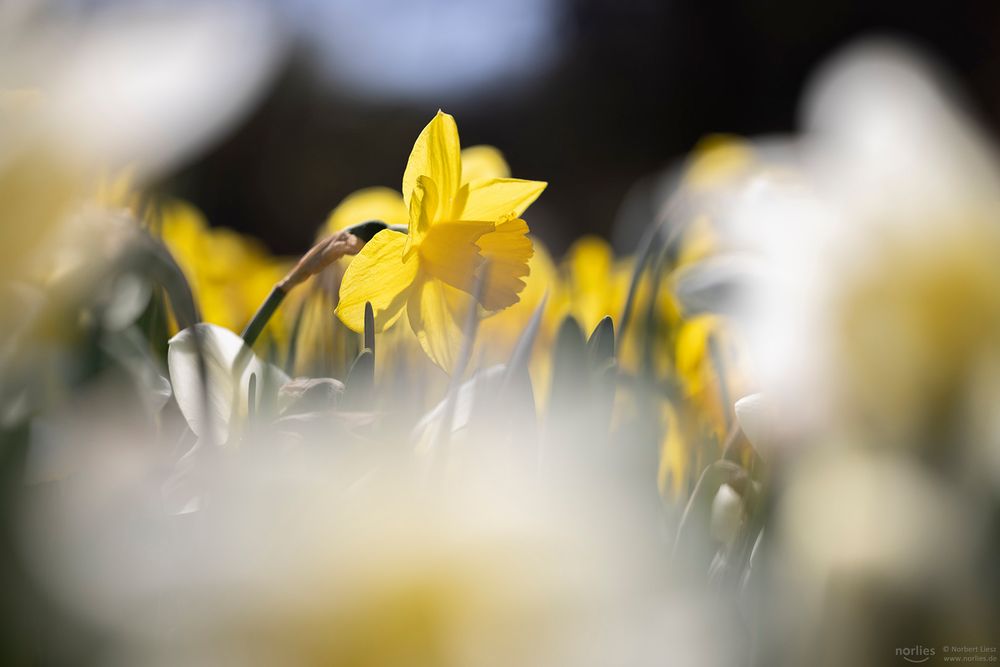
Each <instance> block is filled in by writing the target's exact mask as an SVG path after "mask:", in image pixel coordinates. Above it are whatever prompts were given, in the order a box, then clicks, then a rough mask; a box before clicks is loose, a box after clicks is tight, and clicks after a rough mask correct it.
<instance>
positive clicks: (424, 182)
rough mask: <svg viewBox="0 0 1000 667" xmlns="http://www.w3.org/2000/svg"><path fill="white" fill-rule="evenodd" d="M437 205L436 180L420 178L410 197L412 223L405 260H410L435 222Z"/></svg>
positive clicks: (404, 248)
mask: <svg viewBox="0 0 1000 667" xmlns="http://www.w3.org/2000/svg"><path fill="white" fill-rule="evenodd" d="M437 205H438V190H437V184H436V183H435V182H434V179H432V178H430V177H429V176H418V177H417V181H416V184H415V185H414V187H413V192H412V193H411V197H410V210H409V216H410V222H409V227H408V228H407V238H406V244H405V246H404V247H403V258H404V259H409V257H410V254H411V250H412V249H413V248H415V247H416V246H418V245H420V243H421V242H422V241H423V238H424V235H425V234H426V233H427V230H428V229H430V227H431V223H432V222H433V221H434V215H435V213H434V212H435V211H436V210H437Z"/></svg>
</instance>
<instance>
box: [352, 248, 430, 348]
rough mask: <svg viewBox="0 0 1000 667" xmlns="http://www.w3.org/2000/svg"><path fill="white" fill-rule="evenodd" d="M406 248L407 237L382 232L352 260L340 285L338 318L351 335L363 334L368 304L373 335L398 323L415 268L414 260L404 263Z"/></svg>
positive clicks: (414, 275) (415, 272)
mask: <svg viewBox="0 0 1000 667" xmlns="http://www.w3.org/2000/svg"><path fill="white" fill-rule="evenodd" d="M405 245H406V234H402V233H400V232H395V231H392V230H390V229H384V230H382V231H381V232H379V233H378V234H376V235H375V236H374V237H373V238H372V240H371V241H369V242H368V243H366V244H365V247H364V248H362V249H361V252H360V253H358V255H357V256H356V257H355V258H354V259H353V260H351V264H350V266H348V267H347V271H346V272H345V273H344V279H343V281H342V282H341V284H340V302H339V303H338V304H337V317H339V318H340V321H341V322H343V323H344V324H346V325H347V326H348V327H349V328H350V329H352V330H353V331H357V332H361V331H364V327H365V303H366V302H368V301H370V302H371V304H372V310H373V311H374V314H375V331H382V330H383V329H385V328H386V327H387V326H389V325H391V324H392V323H393V322H395V321H396V320H397V319H399V316H400V315H401V314H402V312H403V306H405V305H406V299H407V296H408V294H409V291H410V286H411V285H412V284H413V280H414V278H415V277H416V275H417V266H418V262H417V260H416V258H411V259H409V261H403V248H404V247H405Z"/></svg>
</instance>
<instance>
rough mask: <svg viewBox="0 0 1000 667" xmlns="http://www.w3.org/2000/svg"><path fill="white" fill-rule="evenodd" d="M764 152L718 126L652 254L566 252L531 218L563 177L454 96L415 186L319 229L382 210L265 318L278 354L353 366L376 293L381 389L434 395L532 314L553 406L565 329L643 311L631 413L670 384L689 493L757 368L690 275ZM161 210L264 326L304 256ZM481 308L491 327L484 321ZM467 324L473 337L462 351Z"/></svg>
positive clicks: (623, 339) (235, 313)
mask: <svg viewBox="0 0 1000 667" xmlns="http://www.w3.org/2000/svg"><path fill="white" fill-rule="evenodd" d="M753 164H754V158H753V154H752V149H751V148H750V147H749V146H748V145H747V144H745V143H744V142H741V141H739V140H737V139H734V138H727V137H717V138H712V139H710V140H707V141H706V142H704V144H702V145H701V146H699V148H698V149H697V150H696V151H695V153H694V154H693V157H692V158H691V160H690V163H689V165H688V166H687V167H686V169H685V173H684V176H683V178H682V183H681V186H680V188H679V195H678V197H683V198H685V199H686V201H685V213H684V216H683V217H681V216H678V217H676V218H675V219H671V220H670V224H671V225H672V226H671V227H669V228H667V227H666V226H665V225H662V226H663V229H662V230H660V231H658V232H657V234H656V235H655V236H653V237H651V238H650V239H649V240H648V246H649V247H647V248H644V250H645V252H646V258H645V260H644V264H643V265H641V266H639V265H638V263H637V261H636V259H635V258H624V259H616V258H615V256H614V252H613V250H612V249H611V247H610V245H609V244H608V243H607V242H606V241H604V240H602V239H600V238H598V237H585V238H582V239H580V240H578V241H577V242H575V243H574V244H573V245H572V246H571V248H570V249H569V251H568V252H567V254H566V257H565V259H564V260H563V261H562V262H561V263H558V264H557V263H556V262H555V261H554V260H553V259H552V257H551V256H550V254H549V253H548V251H547V250H546V249H545V248H544V246H543V245H542V244H541V243H540V242H539V241H537V240H536V239H534V238H532V237H531V236H530V235H529V230H528V226H527V223H526V222H525V220H524V219H523V218H522V217H521V216H522V215H523V214H524V213H525V211H526V210H527V208H528V206H530V204H531V203H532V202H533V201H534V200H535V199H536V198H537V197H538V196H539V195H540V194H541V193H542V191H543V190H544V189H545V185H546V184H545V183H543V182H538V181H525V180H520V179H514V178H511V177H510V168H509V166H508V165H507V163H506V161H505V160H504V158H503V155H502V154H501V153H500V151H499V150H497V149H496V148H494V147H492V146H485V145H481V146H473V147H471V148H466V149H464V150H462V149H460V145H459V137H458V130H457V127H456V124H455V121H454V119H452V117H451V116H449V115H447V114H445V113H442V112H439V113H438V114H437V116H435V118H434V119H433V120H432V121H431V122H430V123H429V124H428V126H427V127H426V128H425V129H424V130H423V132H422V133H421V134H420V136H419V137H418V139H417V141H416V144H415V146H414V148H413V152H412V153H411V156H410V160H409V162H408V164H407V167H406V170H405V173H404V178H403V189H402V194H401V193H400V192H396V191H393V190H391V189H389V188H384V187H373V188H369V189H365V190H360V191H358V192H355V193H353V194H351V195H349V196H348V197H346V198H345V199H344V200H343V201H342V202H341V203H340V204H339V205H337V206H336V207H335V208H334V209H333V211H332V212H331V214H330V216H329V218H328V220H327V221H326V222H325V224H324V225H323V227H322V229H321V230H320V231H319V234H318V242H319V243H322V242H323V240H324V239H327V238H330V237H332V236H334V235H336V234H340V233H350V230H351V229H352V228H356V227H358V226H359V225H363V224H365V223H369V224H370V223H372V222H375V223H378V224H379V225H380V230H379V231H377V233H375V234H374V235H373V236H371V238H370V239H368V240H367V242H365V243H364V245H363V246H362V248H361V250H360V252H358V253H357V254H356V255H354V254H346V255H344V256H340V257H337V258H336V259H335V260H334V261H331V262H324V263H325V264H328V265H327V266H325V268H323V269H322V270H320V271H317V272H315V275H312V276H311V278H310V279H309V280H308V282H307V283H306V284H304V285H302V287H301V288H298V289H296V290H295V291H294V292H291V294H290V297H289V299H288V301H287V302H286V303H285V305H284V306H282V307H281V308H280V309H279V310H278V311H277V313H276V315H275V317H274V318H273V319H271V320H270V321H269V323H268V326H267V328H266V329H265V331H266V332H268V333H269V334H270V335H269V336H268V337H267V340H268V341H269V343H268V345H269V346H270V347H269V348H268V350H267V351H266V355H265V356H270V358H271V359H272V360H273V361H276V362H279V365H282V366H283V371H284V372H286V373H288V374H289V375H290V376H300V377H303V376H312V377H336V378H340V379H341V380H343V379H346V374H347V372H348V370H349V369H350V367H351V365H352V364H353V363H354V360H355V358H356V357H357V355H358V354H359V353H360V352H361V351H362V349H363V347H364V345H365V341H364V340H363V339H362V336H360V335H359V334H363V333H365V320H364V314H365V307H366V305H368V304H370V308H371V311H372V312H371V314H372V320H371V324H370V326H371V331H370V332H369V333H370V334H374V336H375V337H377V340H378V347H379V355H378V357H377V359H378V362H377V363H376V364H375V373H376V375H377V385H378V386H379V388H380V389H382V390H383V391H381V392H378V393H377V394H376V395H375V396H373V397H372V401H373V406H378V407H382V406H383V405H384V404H383V403H381V401H382V400H396V399H398V398H400V396H399V393H400V392H401V391H404V390H405V391H406V392H409V393H410V394H411V396H410V397H409V398H408V402H409V403H410V404H414V403H416V406H417V407H418V408H419V407H421V406H422V407H423V408H425V409H428V408H430V407H433V405H435V404H436V403H437V402H438V401H440V400H441V399H442V398H443V397H444V395H445V390H446V389H447V385H448V382H449V378H450V377H451V379H452V381H454V380H455V379H456V378H455V377H454V376H455V375H456V372H457V374H458V377H457V379H458V380H463V379H465V378H466V377H467V376H471V375H474V374H475V373H476V372H477V370H481V369H487V368H489V367H492V366H495V365H502V364H506V363H507V362H508V360H510V358H511V356H512V355H513V354H514V352H515V348H516V345H517V344H518V341H519V340H520V339H521V338H522V337H523V335H524V332H525V331H526V330H528V331H529V332H530V336H531V339H530V340H529V341H528V344H529V345H530V354H529V357H528V359H527V367H528V369H529V370H530V379H531V388H530V389H531V393H532V396H533V401H532V403H533V407H534V408H535V409H537V410H540V411H542V413H543V415H544V410H545V408H547V407H548V406H549V403H550V402H549V399H550V393H551V391H552V388H553V387H552V383H553V371H554V368H553V366H554V362H555V359H556V357H557V356H558V353H557V350H556V347H557V345H558V344H559V341H560V338H559V335H560V330H561V329H565V331H564V332H563V334H562V335H563V339H564V340H563V345H571V343H566V342H565V339H566V338H567V337H571V336H576V337H578V338H581V337H583V336H584V334H587V335H588V336H589V335H590V333H591V332H596V331H597V330H598V329H599V328H601V325H602V321H604V320H605V318H607V321H606V322H603V326H604V327H605V329H606V331H607V332H609V333H610V334H612V340H613V334H614V331H615V329H616V325H615V323H616V322H620V321H621V318H622V317H623V315H624V314H625V312H626V310H628V311H629V318H630V321H629V327H630V328H631V329H632V331H631V335H629V336H619V339H618V341H617V343H616V344H615V346H614V347H616V348H617V349H616V351H615V353H614V355H612V356H613V357H614V358H615V359H616V361H615V362H614V375H615V378H616V379H615V380H614V382H615V384H619V389H620V390H619V391H618V392H615V393H617V398H616V399H614V406H613V407H614V422H615V425H616V426H617V425H618V424H620V423H625V422H628V421H630V420H632V421H634V420H635V419H636V418H637V412H636V411H637V410H638V409H639V407H640V406H639V402H637V401H636V400H635V397H634V396H632V393H633V392H641V393H649V387H650V385H652V386H654V387H655V389H654V391H653V393H654V394H657V395H658V396H659V398H657V400H656V401H655V402H654V403H655V407H654V408H653V413H652V414H653V415H654V418H653V422H655V423H656V426H655V427H654V430H656V431H657V432H659V433H661V434H662V444H661V445H660V454H659V463H658V467H659V473H658V480H659V481H658V485H659V487H660V490H661V492H662V493H663V494H664V496H665V497H666V498H667V499H669V500H670V501H671V502H678V501H681V500H683V498H685V497H686V494H687V493H688V492H689V491H690V488H691V486H692V484H693V482H694V481H695V479H696V476H697V474H698V471H700V470H701V469H702V468H703V467H704V465H705V463H706V462H707V461H710V460H714V458H717V457H719V456H720V455H721V454H722V451H723V448H724V446H725V444H726V441H727V437H728V436H730V434H731V432H732V431H733V430H734V424H733V417H734V415H733V412H732V403H733V398H734V397H739V396H742V395H744V394H746V393H748V379H747V372H746V361H745V359H744V358H743V356H744V355H743V352H742V351H741V349H740V342H739V340H738V338H737V336H736V334H735V332H734V331H733V330H732V328H731V327H729V326H727V324H726V321H725V318H724V317H723V316H721V315H719V314H716V313H711V312H700V311H696V312H685V310H684V308H683V306H682V305H681V304H680V303H679V302H678V299H677V297H676V296H675V294H674V290H675V285H676V283H677V278H678V276H682V275H683V272H684V269H685V267H687V266H690V265H693V264H696V263H698V262H699V261H701V260H704V259H705V258H707V257H710V256H711V255H712V254H713V253H715V252H717V251H718V248H719V245H720V243H721V241H720V239H719V237H718V234H717V233H716V232H715V231H714V230H713V221H712V211H711V210H710V209H711V202H712V201H713V200H714V199H715V196H716V195H717V193H718V191H719V190H720V189H722V188H724V187H728V186H730V185H731V184H732V183H733V181H734V180H735V179H738V178H742V177H745V176H746V175H747V174H748V173H750V171H751V170H752V168H753ZM439 184H440V185H439ZM151 226H152V227H153V228H154V229H158V231H159V233H160V234H161V235H162V238H163V240H164V242H165V243H166V245H167V247H168V248H169V249H170V251H171V253H172V254H173V255H174V256H175V257H176V258H177V261H178V264H179V265H180V267H181V269H182V270H183V271H184V274H185V276H186V277H187V279H188V282H189V284H190V285H191V288H192V291H193V293H194V295H195V297H196V300H197V302H198V304H199V306H200V309H201V315H202V319H203V321H204V322H206V323H209V324H215V325H218V326H220V327H222V328H224V329H229V330H230V331H232V332H236V331H240V330H242V329H243V328H244V327H246V326H247V324H248V323H249V322H250V320H251V319H252V317H253V315H254V313H255V312H256V310H257V307H258V306H259V305H260V304H261V303H262V302H264V300H265V298H266V297H267V295H268V293H269V291H270V290H271V288H272V287H273V286H274V285H276V284H278V283H279V282H280V278H281V277H282V276H283V275H284V274H285V273H286V272H287V270H288V269H289V268H290V267H291V263H290V262H287V261H282V260H278V259H274V258H271V257H269V256H268V255H267V254H266V253H264V252H263V251H261V249H260V248H259V246H258V245H257V244H255V243H254V242H253V241H252V240H251V239H248V238H245V237H242V236H240V235H238V234H236V233H235V232H232V231H230V230H226V229H213V228H210V227H209V226H208V225H207V224H206V222H205V220H204V218H203V217H202V216H201V215H200V214H199V213H198V212H197V211H196V210H195V209H194V208H193V207H192V206H190V205H189V204H186V203H183V202H170V203H168V204H166V205H165V206H162V207H160V209H159V210H158V218H156V219H154V221H153V222H152V223H151ZM668 235H670V236H671V238H670V239H666V237H667V236H668ZM663 240H666V241H665V242H661V241H663ZM334 312H335V313H336V317H332V316H331V315H332V313H334ZM404 315H405V318H404ZM470 316H471V317H472V318H473V319H474V320H476V321H475V326H474V331H475V333H474V334H473V335H471V336H467V333H468V329H469V325H470ZM533 319H535V320H536V321H535V322H534V324H532V320H533ZM617 328H618V329H621V326H620V325H618V327H617ZM570 331H575V333H570ZM219 335H226V334H221V333H220V334H219ZM467 338H468V343H467V344H468V345H469V346H470V347H469V349H468V350H466V351H465V359H460V357H461V354H462V346H463V343H465V342H466V339H467ZM373 340H374V338H373ZM609 361H610V358H609ZM459 363H461V364H462V367H461V368H458V369H456V365H457V364H459ZM442 371H443V372H442ZM401 378H406V379H405V381H404V380H401ZM645 407H648V406H644V407H643V408H642V409H645ZM646 416H647V415H643V418H645V417H646ZM543 420H544V419H543Z"/></svg>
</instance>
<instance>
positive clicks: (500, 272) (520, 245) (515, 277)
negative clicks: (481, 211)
mask: <svg viewBox="0 0 1000 667" xmlns="http://www.w3.org/2000/svg"><path fill="white" fill-rule="evenodd" d="M479 248H480V250H481V251H482V255H483V257H485V258H486V260H487V261H488V268H487V274H486V289H485V290H484V291H483V297H482V301H481V303H482V305H483V307H484V308H485V309H486V310H501V309H503V308H507V307H508V306H513V305H514V304H515V303H517V302H518V299H519V297H518V295H519V294H520V293H521V291H522V290H523V289H524V285H525V283H524V281H523V280H521V279H522V278H524V277H525V276H527V275H528V274H529V273H530V269H529V267H528V260H530V259H531V256H532V255H533V254H534V249H533V248H532V245H531V239H529V238H528V224H527V223H526V222H525V221H524V220H521V219H520V218H518V219H516V220H508V221H506V222H501V223H497V226H496V230H495V231H493V232H490V233H489V234H484V235H483V236H482V238H480V239H479Z"/></svg>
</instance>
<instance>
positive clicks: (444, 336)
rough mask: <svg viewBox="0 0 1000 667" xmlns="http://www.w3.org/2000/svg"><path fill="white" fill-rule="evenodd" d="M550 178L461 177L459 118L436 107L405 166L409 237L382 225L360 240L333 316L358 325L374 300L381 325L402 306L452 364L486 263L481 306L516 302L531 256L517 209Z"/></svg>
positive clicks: (432, 348) (422, 338) (428, 344)
mask: <svg viewBox="0 0 1000 667" xmlns="http://www.w3.org/2000/svg"><path fill="white" fill-rule="evenodd" d="M546 185H547V184H546V183H544V182H540V181H525V180H519V179H513V178H496V177H494V178H485V179H477V180H474V181H469V180H467V178H466V177H463V173H462V155H461V152H460V144H459V138H458V128H457V126H456V125H455V120H454V118H452V117H451V116H450V115H448V114H445V113H443V112H440V111H439V112H438V114H437V115H436V116H435V117H434V119H433V120H432V121H431V122H430V123H429V124H428V125H427V127H425V128H424V130H423V131H422V132H421V133H420V136H419V137H418V138H417V141H416V143H415V144H414V146H413V151H412V152H411V154H410V159H409V162H408V163H407V166H406V170H405V172H404V173H403V201H404V203H405V205H406V208H407V210H408V212H409V228H408V234H403V233H401V232H397V231H393V230H383V231H381V232H379V233H378V234H376V235H375V237H374V238H373V239H372V240H371V241H369V242H368V243H367V244H366V245H365V247H364V249H363V250H362V251H361V253H360V254H358V256H357V257H355V258H354V260H353V261H352V262H351V265H350V266H349V267H348V269H347V273H346V274H345V276H344V280H343V282H342V284H341V288H340V303H339V305H338V306H337V315H338V316H339V317H340V319H341V321H343V322H344V324H346V325H347V326H348V327H350V328H351V329H353V330H355V331H361V330H362V329H363V327H364V308H365V303H366V302H371V304H372V307H373V309H374V313H375V329H376V331H381V330H383V329H384V328H385V327H387V326H389V325H390V324H392V323H393V322H395V321H396V320H397V319H398V318H399V317H400V316H401V315H402V314H403V310H404V307H405V309H406V312H407V316H408V319H409V322H410V326H411V328H412V329H413V331H414V333H415V334H416V335H417V339H418V340H419V342H420V345H421V347H422V348H423V350H424V351H425V352H426V353H427V355H428V356H429V357H430V358H431V359H432V360H433V361H434V362H435V363H436V364H437V365H438V366H440V367H441V368H443V369H445V370H446V371H448V370H450V369H451V368H452V365H453V362H454V360H455V357H456V355H457V352H458V349H459V347H460V345H461V341H462V324H463V321H464V318H465V315H466V313H467V312H468V309H469V308H471V307H474V306H475V304H474V303H472V299H471V298H470V297H469V295H470V294H471V292H472V291H473V289H474V287H475V284H476V282H477V280H478V279H479V273H480V270H481V268H482V266H483V265H484V263H487V262H488V266H489V269H488V275H487V276H486V280H485V285H484V290H483V294H482V297H481V299H480V305H481V306H482V307H483V308H485V309H486V310H489V311H496V310H501V309H503V308H506V307H508V306H511V305H513V304H515V303H517V301H518V298H519V297H518V295H519V293H520V292H521V290H523V289H524V281H523V280H521V279H522V278H523V277H524V276H526V275H528V271H529V269H528V260H529V259H530V258H531V255H532V246H531V241H530V240H529V239H528V237H527V233H528V225H527V224H526V223H525V222H524V220H522V219H520V217H519V216H520V215H521V214H522V213H523V212H524V210H525V209H526V208H528V206H530V205H531V203H532V202H534V201H535V199H537V198H538V196H539V195H540V194H541V193H542V190H544V189H545V186H546Z"/></svg>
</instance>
